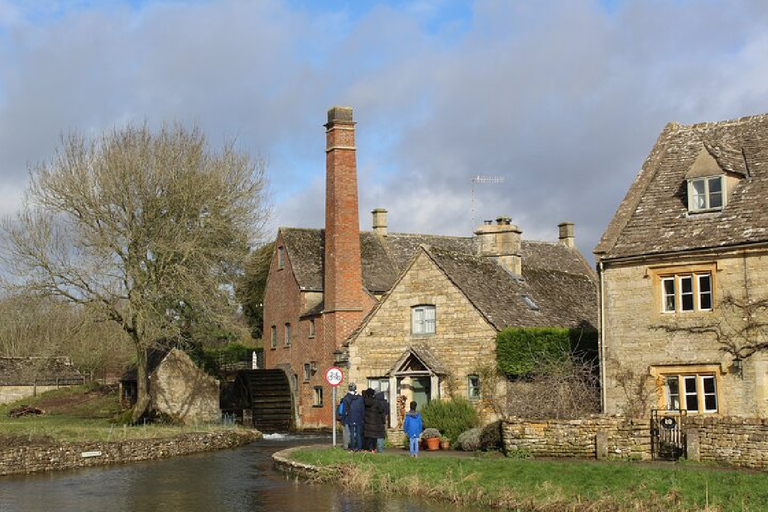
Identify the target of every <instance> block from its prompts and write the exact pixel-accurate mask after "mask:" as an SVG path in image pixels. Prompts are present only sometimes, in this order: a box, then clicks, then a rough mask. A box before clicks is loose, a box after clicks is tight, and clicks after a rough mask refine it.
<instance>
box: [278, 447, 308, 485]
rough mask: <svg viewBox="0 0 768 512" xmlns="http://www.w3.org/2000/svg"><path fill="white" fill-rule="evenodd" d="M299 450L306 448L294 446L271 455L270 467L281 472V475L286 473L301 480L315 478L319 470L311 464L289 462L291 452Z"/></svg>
mask: <svg viewBox="0 0 768 512" xmlns="http://www.w3.org/2000/svg"><path fill="white" fill-rule="evenodd" d="M301 448H306V447H304V446H295V447H293V448H287V449H285V450H280V451H279V452H275V453H273V454H272V466H273V467H274V468H275V469H277V470H278V471H282V472H283V473H288V474H291V475H295V476H299V477H302V478H313V477H316V476H317V475H318V474H319V473H320V470H319V469H318V468H317V467H315V466H313V465H311V464H304V463H302V462H296V461H293V460H291V452H292V451H294V450H299V449H301Z"/></svg>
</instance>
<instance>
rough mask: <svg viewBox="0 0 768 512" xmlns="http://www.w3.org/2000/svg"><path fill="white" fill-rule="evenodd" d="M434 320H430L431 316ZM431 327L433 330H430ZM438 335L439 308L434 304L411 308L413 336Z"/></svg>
mask: <svg viewBox="0 0 768 512" xmlns="http://www.w3.org/2000/svg"><path fill="white" fill-rule="evenodd" d="M430 313H431V317H432V318H428V317H429V316H430ZM430 326H431V330H429V328H430ZM436 333H437V308H436V307H435V305H434V304H418V305H416V306H411V334H413V335H415V336H431V335H434V334H436Z"/></svg>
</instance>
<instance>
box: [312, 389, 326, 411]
mask: <svg viewBox="0 0 768 512" xmlns="http://www.w3.org/2000/svg"><path fill="white" fill-rule="evenodd" d="M322 406H323V386H314V387H313V388H312V407H322Z"/></svg>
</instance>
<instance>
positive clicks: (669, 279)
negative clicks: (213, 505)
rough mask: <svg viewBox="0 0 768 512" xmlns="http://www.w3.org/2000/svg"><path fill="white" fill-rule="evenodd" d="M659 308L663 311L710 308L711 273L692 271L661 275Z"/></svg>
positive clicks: (706, 309) (709, 309) (707, 309)
mask: <svg viewBox="0 0 768 512" xmlns="http://www.w3.org/2000/svg"><path fill="white" fill-rule="evenodd" d="M661 310H662V311H663V312H665V313H675V312H686V311H711V310H712V274H711V273H710V272H692V273H690V274H678V275H672V276H662V277H661Z"/></svg>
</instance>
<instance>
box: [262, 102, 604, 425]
mask: <svg viewBox="0 0 768 512" xmlns="http://www.w3.org/2000/svg"><path fill="white" fill-rule="evenodd" d="M325 127H326V211H325V229H306V228H280V229H279V230H278V233H277V237H276V244H275V252H274V254H273V258H272V262H271V266H270V270H269V274H268V278H267V285H266V289H265V295H264V340H263V342H264V362H265V367H266V368H279V369H282V370H283V371H285V372H286V373H287V374H288V376H289V381H290V383H291V388H292V396H293V400H294V424H295V426H296V427H297V428H313V427H323V426H330V421H331V417H332V407H333V404H332V403H331V399H330V394H329V393H330V387H329V386H328V384H327V383H326V382H325V380H324V373H325V370H326V369H328V368H329V367H331V366H334V365H336V366H340V367H342V369H344V370H345V372H346V382H350V379H352V381H356V382H357V383H358V384H359V385H360V386H371V387H374V388H376V389H381V390H384V391H386V392H388V393H389V394H390V404H392V406H394V403H395V400H394V399H393V398H394V393H399V392H400V391H402V390H406V389H407V390H409V392H410V393H412V395H413V396H416V397H420V396H423V397H424V399H425V400H426V399H429V398H431V397H436V396H446V390H447V386H448V384H447V383H448V382H449V381H448V379H449V378H452V379H453V380H455V381H456V382H458V381H459V380H461V382H462V384H461V385H460V389H462V390H464V391H465V392H467V393H469V391H466V390H467V386H471V385H472V384H471V382H472V381H467V380H466V379H468V378H469V377H470V376H471V370H472V368H475V367H476V362H477V361H481V360H487V361H492V360H493V357H494V355H493V346H492V345H493V339H494V337H495V333H496V332H497V331H498V330H499V329H501V328H503V327H505V326H508V325H549V326H566V325H567V326H576V325H580V324H582V323H584V322H586V323H590V324H591V325H594V323H595V321H596V318H595V314H594V312H595V311H596V289H595V280H594V273H593V272H592V271H591V270H590V269H589V267H588V265H587V264H586V263H585V261H584V260H583V258H582V257H581V255H580V254H579V253H578V251H577V250H576V249H575V246H574V242H573V225H572V224H570V223H564V224H563V225H561V241H560V242H559V243H546V242H527V241H523V240H522V239H521V237H520V230H519V229H518V228H517V227H516V226H514V225H512V224H511V223H510V222H509V219H505V218H501V219H500V220H499V221H497V224H496V225H493V224H487V225H485V226H482V227H481V228H480V229H479V230H478V232H477V236H476V237H450V236H435V235H419V234H404V233H389V232H388V228H387V211H386V210H384V209H381V208H377V209H375V210H373V212H372V213H373V229H372V231H364V232H361V231H360V228H359V220H358V199H357V171H356V156H355V151H356V148H355V139H354V135H355V123H354V121H353V118H352V109H351V108H348V107H334V108H332V109H330V110H329V111H328V122H327V124H326V125H325ZM437 276H439V279H438V277H437ZM452 280H456V282H455V283H454V282H453V281H452ZM433 281H434V282H433ZM393 290H397V291H396V294H397V295H396V297H397V298H392V296H393V293H395V292H394V291H393ZM406 297H407V298H406ZM550 298H552V300H550ZM398 301H400V302H398ZM403 301H404V302H403ZM414 301H415V302H414ZM405 303H407V305H404V304H405ZM575 304H578V306H577V307H576V306H574V305H575ZM444 308H447V309H444ZM395 309H397V311H396V312H395V311H394V310H395ZM444 311H450V313H444ZM460 311H461V312H460ZM372 312H374V313H372ZM369 315H373V316H371V317H370V318H367V317H368V316H369ZM395 317H398V318H397V320H393V319H394V318H395ZM366 318H367V319H366ZM364 321H365V323H363V322H364ZM392 321H396V325H394V326H393V325H390V322H392ZM464 321H466V325H464V324H463V322H464ZM552 322H554V323H552ZM363 326H364V327H363ZM392 328H396V329H395V330H394V331H392V332H391V333H390V332H389V330H390V329H392ZM457 343H464V347H463V350H461V351H458V350H457V345H456V344H457ZM444 352H445V354H444ZM468 361H472V362H471V363H470V362H468ZM474 382H475V384H476V385H477V382H476V381H474ZM441 393H442V395H441Z"/></svg>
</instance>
